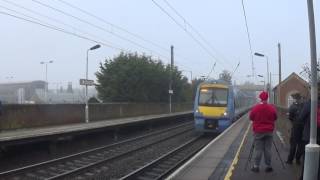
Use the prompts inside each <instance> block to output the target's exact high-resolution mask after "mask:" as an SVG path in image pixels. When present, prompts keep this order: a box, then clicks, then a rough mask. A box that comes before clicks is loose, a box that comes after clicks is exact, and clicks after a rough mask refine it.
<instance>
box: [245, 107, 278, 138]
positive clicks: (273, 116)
mask: <svg viewBox="0 0 320 180" xmlns="http://www.w3.org/2000/svg"><path fill="white" fill-rule="evenodd" d="M250 120H251V121H252V123H253V132H254V133H266V132H272V131H273V130H274V122H275V121H276V120H277V110H276V109H275V108H274V107H273V106H272V105H270V104H268V103H266V102H262V103H261V104H257V105H255V106H254V107H253V108H252V109H251V112H250Z"/></svg>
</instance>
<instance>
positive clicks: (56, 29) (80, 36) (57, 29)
mask: <svg viewBox="0 0 320 180" xmlns="http://www.w3.org/2000/svg"><path fill="white" fill-rule="evenodd" d="M0 14H3V15H7V16H10V17H13V18H15V19H19V20H23V21H26V22H29V23H32V24H37V25H39V26H43V27H46V28H49V29H52V30H55V31H59V32H62V33H65V34H69V35H72V36H76V37H78V38H81V39H85V40H88V41H91V42H95V43H98V44H101V45H104V46H107V47H111V48H114V49H117V50H121V51H125V50H124V49H121V48H118V47H115V46H112V45H110V44H106V43H104V42H102V41H97V40H94V39H91V38H88V37H86V36H82V35H79V34H76V33H73V32H70V31H67V30H65V29H62V28H58V27H55V26H51V25H47V24H44V23H41V22H37V21H34V20H30V19H26V18H23V17H20V16H17V15H13V14H10V13H7V12H3V11H0Z"/></svg>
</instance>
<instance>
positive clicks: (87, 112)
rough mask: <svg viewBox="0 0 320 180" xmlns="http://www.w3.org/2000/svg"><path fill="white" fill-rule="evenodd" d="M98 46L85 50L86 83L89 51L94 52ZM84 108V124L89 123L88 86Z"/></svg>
mask: <svg viewBox="0 0 320 180" xmlns="http://www.w3.org/2000/svg"><path fill="white" fill-rule="evenodd" d="M100 47H101V46H100V44H97V45H95V46H92V47H91V48H90V49H88V50H87V58H86V60H87V65H86V80H87V81H88V59H89V51H92V50H95V49H98V48H100ZM85 93H86V107H85V119H86V123H88V122H89V106H88V84H86V92H85Z"/></svg>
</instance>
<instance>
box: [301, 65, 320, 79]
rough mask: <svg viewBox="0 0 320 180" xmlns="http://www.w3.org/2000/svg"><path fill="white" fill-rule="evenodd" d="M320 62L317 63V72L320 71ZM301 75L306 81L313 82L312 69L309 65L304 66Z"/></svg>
mask: <svg viewBox="0 0 320 180" xmlns="http://www.w3.org/2000/svg"><path fill="white" fill-rule="evenodd" d="M319 66H320V65H319V62H317V71H320V67H319ZM300 75H302V76H303V77H304V78H305V79H307V80H308V81H309V82H311V68H310V65H309V64H308V63H305V64H304V65H302V71H301V72H300ZM317 78H318V79H319V78H320V74H319V73H318V74H317Z"/></svg>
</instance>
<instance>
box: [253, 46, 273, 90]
mask: <svg viewBox="0 0 320 180" xmlns="http://www.w3.org/2000/svg"><path fill="white" fill-rule="evenodd" d="M254 55H255V56H259V57H266V59H267V78H268V79H267V91H268V94H269V95H270V87H269V86H270V81H269V73H270V72H269V58H268V56H267V55H264V54H261V53H257V52H255V53H254Z"/></svg>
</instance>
